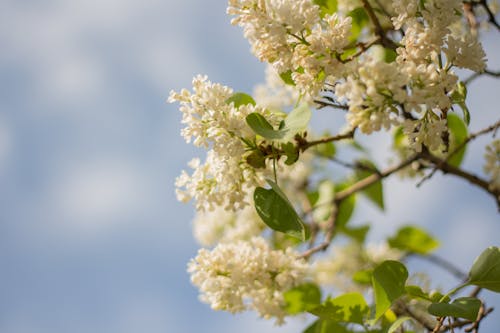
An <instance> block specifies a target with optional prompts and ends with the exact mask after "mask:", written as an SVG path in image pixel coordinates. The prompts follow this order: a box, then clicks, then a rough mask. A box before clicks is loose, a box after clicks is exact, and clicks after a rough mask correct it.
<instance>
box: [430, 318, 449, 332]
mask: <svg viewBox="0 0 500 333" xmlns="http://www.w3.org/2000/svg"><path fill="white" fill-rule="evenodd" d="M445 318H446V317H440V318H438V322H437V323H436V326H434V329H433V330H432V333H438V332H439V331H441V326H443V322H444V319H445Z"/></svg>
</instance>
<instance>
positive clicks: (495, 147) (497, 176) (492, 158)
mask: <svg viewBox="0 0 500 333" xmlns="http://www.w3.org/2000/svg"><path fill="white" fill-rule="evenodd" d="M484 158H485V159H486V164H485V165H484V172H486V173H487V174H488V175H490V188H491V190H497V191H500V140H494V141H493V142H492V143H490V144H489V145H488V146H486V153H485V154H484Z"/></svg>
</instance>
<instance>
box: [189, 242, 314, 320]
mask: <svg viewBox="0 0 500 333" xmlns="http://www.w3.org/2000/svg"><path fill="white" fill-rule="evenodd" d="M297 258H298V254H297V253H296V252H294V251H293V250H292V249H290V248H289V249H287V250H286V251H281V250H272V249H271V248H270V247H269V245H268V244H267V242H266V241H265V240H264V239H263V238H252V239H251V240H250V241H248V242H245V241H239V242H236V243H227V244H219V245H217V246H216V247H215V248H214V249H213V250H211V251H209V250H207V249H200V250H199V251H198V255H197V256H196V258H194V259H193V260H191V261H190V263H189V264H188V272H189V273H190V274H191V282H192V283H193V284H194V285H195V286H197V287H198V288H199V289H200V292H201V295H200V299H201V300H202V301H203V302H206V303H208V304H210V306H211V307H212V308H213V309H214V310H224V311H229V312H232V313H236V312H241V311H244V310H249V309H253V310H255V311H257V312H258V313H259V315H260V316H262V317H264V318H266V319H269V318H275V319H276V323H278V324H282V323H283V322H284V317H285V315H286V312H285V310H284V309H283V307H284V305H285V302H284V298H283V292H285V291H287V290H288V289H290V288H292V287H294V286H296V285H298V284H300V283H302V282H303V281H304V278H305V277H306V271H307V265H306V263H305V261H303V260H302V259H297Z"/></svg>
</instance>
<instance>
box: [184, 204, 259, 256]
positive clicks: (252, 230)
mask: <svg viewBox="0 0 500 333" xmlns="http://www.w3.org/2000/svg"><path fill="white" fill-rule="evenodd" d="M193 226H194V236H195V238H196V240H197V241H198V242H199V243H200V244H201V245H203V246H213V245H215V244H217V243H230V242H236V241H239V240H249V239H251V238H252V237H254V236H258V235H259V234H260V233H261V232H262V230H263V229H264V228H265V224H264V223H263V222H262V220H261V219H260V217H259V216H258V215H257V212H256V211H255V208H254V207H253V206H246V207H245V208H242V209H241V210H238V211H232V210H225V209H224V208H222V207H217V208H215V210H214V211H211V212H210V211H205V212H197V214H196V216H195V218H194V221H193Z"/></svg>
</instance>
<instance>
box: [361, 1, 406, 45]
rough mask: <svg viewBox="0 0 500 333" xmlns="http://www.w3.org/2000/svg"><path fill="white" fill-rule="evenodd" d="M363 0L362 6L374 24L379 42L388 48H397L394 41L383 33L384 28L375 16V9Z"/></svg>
mask: <svg viewBox="0 0 500 333" xmlns="http://www.w3.org/2000/svg"><path fill="white" fill-rule="evenodd" d="M361 2H363V7H364V8H365V10H366V13H367V14H368V16H369V17H370V20H371V21H372V23H373V25H374V26H375V34H377V35H378V36H379V37H380V44H382V45H383V46H384V47H387V48H390V49H393V50H395V49H397V48H398V45H397V44H396V43H394V41H393V40H392V39H390V38H388V37H387V36H386V35H385V31H384V28H382V25H381V24H380V21H379V20H378V18H377V15H376V14H375V11H374V10H373V7H372V6H371V5H370V3H369V2H368V0H361Z"/></svg>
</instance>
